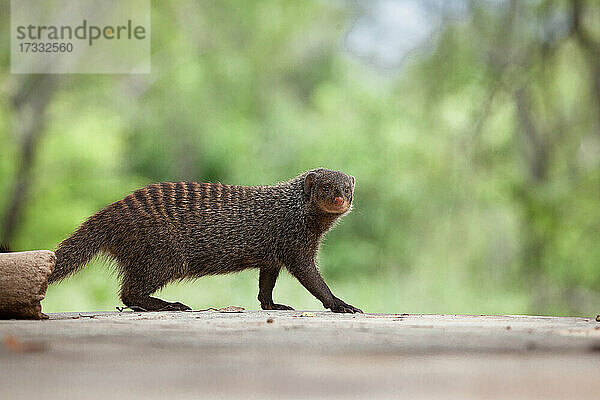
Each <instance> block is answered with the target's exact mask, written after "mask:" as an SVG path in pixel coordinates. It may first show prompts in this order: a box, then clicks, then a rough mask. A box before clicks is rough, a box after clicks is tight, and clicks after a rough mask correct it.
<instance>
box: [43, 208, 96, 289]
mask: <svg viewBox="0 0 600 400" xmlns="http://www.w3.org/2000/svg"><path fill="white" fill-rule="evenodd" d="M103 214H104V210H101V211H99V212H98V213H96V214H94V215H92V216H91V217H90V218H88V220H87V221H85V222H84V223H83V224H81V225H80V226H79V228H77V230H76V231H75V232H73V234H72V235H71V236H69V237H68V238H66V239H65V240H63V241H62V242H61V243H60V244H59V245H58V249H57V250H56V266H55V267H54V271H52V274H51V275H50V277H49V278H48V282H49V283H54V282H57V281H61V280H63V279H65V278H66V277H68V276H69V275H72V274H74V273H75V272H77V271H79V270H80V269H81V268H83V267H84V266H85V265H86V264H87V263H88V262H89V261H90V260H91V259H92V258H93V257H94V256H95V255H96V254H97V253H98V252H99V251H100V250H101V249H102V247H103V246H104V245H105V244H106V243H105V241H106V235H105V234H104V229H103V224H101V223H100V220H101V219H102V217H103Z"/></svg>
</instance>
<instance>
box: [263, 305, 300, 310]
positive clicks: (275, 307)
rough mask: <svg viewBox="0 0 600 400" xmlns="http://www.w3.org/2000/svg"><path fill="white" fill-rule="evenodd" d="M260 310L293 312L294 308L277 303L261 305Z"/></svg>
mask: <svg viewBox="0 0 600 400" xmlns="http://www.w3.org/2000/svg"><path fill="white" fill-rule="evenodd" d="M260 308H262V309H263V310H293V308H292V307H290V306H286V305H285V304H276V303H265V304H261V305H260Z"/></svg>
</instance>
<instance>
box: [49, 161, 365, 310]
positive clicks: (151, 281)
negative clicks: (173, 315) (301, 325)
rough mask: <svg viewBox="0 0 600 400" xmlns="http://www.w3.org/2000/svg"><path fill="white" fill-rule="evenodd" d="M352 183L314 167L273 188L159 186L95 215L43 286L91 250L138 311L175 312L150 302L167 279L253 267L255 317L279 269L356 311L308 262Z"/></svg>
mask: <svg viewBox="0 0 600 400" xmlns="http://www.w3.org/2000/svg"><path fill="white" fill-rule="evenodd" d="M354 185H355V179H354V177H353V176H350V175H346V174H344V173H343V172H339V171H332V170H327V169H322V168H319V169H314V170H310V171H307V172H304V173H302V174H300V175H299V176H297V177H295V178H293V179H291V180H289V181H287V182H283V183H279V184H276V185H273V186H231V185H222V184H220V183H197V182H177V183H171V182H165V183H157V184H152V185H149V186H146V187H144V188H142V189H139V190H137V191H135V192H134V193H132V194H130V195H128V196H126V197H125V198H124V199H122V200H120V201H117V202H115V203H112V204H110V205H108V206H107V207H105V208H103V209H102V210H100V211H99V212H97V213H96V214H94V215H92V216H91V217H90V218H89V219H88V220H86V221H85V222H84V223H83V224H81V225H80V226H79V228H77V230H76V231H75V232H74V233H73V234H72V235H71V236H70V237H69V238H67V239H65V240H64V241H63V242H61V243H60V245H59V246H58V249H57V250H56V257H57V261H56V267H55V269H54V272H53V273H52V275H51V276H50V282H51V283H52V282H56V281H59V280H61V279H64V278H66V277H67V276H69V275H70V274H72V273H74V272H76V271H77V270H79V269H81V268H82V267H83V266H84V265H85V264H87V263H88V262H89V261H90V260H91V259H92V258H93V257H94V256H95V255H96V254H97V253H99V252H101V253H104V254H106V255H108V256H109V257H110V258H112V259H114V260H116V262H117V266H118V271H119V275H120V277H121V278H122V283H121V291H120V297H121V300H122V301H123V303H124V304H125V305H126V306H129V307H131V308H133V309H134V310H140V311H145V310H146V311H162V310H169V311H173V310H175V311H184V310H189V309H190V308H189V307H188V306H186V305H184V304H182V303H179V302H174V303H170V302H166V301H164V300H161V299H158V298H155V297H151V296H150V295H151V294H153V293H154V292H156V291H157V290H158V289H160V288H161V287H163V286H164V285H166V284H167V283H168V282H170V281H173V280H179V279H184V278H199V277H201V276H204V275H217V274H226V273H231V272H237V271H241V270H244V269H247V268H256V269H259V292H258V300H259V301H260V305H261V308H262V309H264V310H291V309H292V308H291V307H289V306H286V305H283V304H276V303H274V302H273V297H272V293H273V288H274V286H275V281H276V280H277V276H278V275H279V271H280V270H281V268H282V267H284V268H286V269H287V270H288V271H289V272H290V273H291V274H292V275H293V276H294V277H296V278H297V279H298V281H300V283H301V284H302V285H303V286H304V287H305V288H306V289H307V290H308V291H309V292H310V293H312V294H313V296H315V297H316V298H317V299H319V300H320V301H321V302H322V303H323V306H324V307H325V308H328V309H330V310H332V311H334V312H346V313H356V312H362V311H361V310H360V309H358V308H356V307H353V306H351V305H349V304H347V303H345V302H343V301H342V300H340V299H339V298H337V297H335V296H334V295H333V294H332V293H331V291H330V290H329V287H328V286H327V284H326V283H325V281H324V280H323V278H322V277H321V275H320V274H319V271H318V269H317V267H316V265H315V256H316V254H317V251H318V248H319V244H320V240H321V238H322V236H323V235H324V234H325V233H326V232H327V231H328V230H329V229H330V228H331V227H332V226H333V224H334V223H335V221H336V220H337V219H338V218H339V217H341V216H342V215H344V214H346V213H348V212H349V211H350V210H351V208H352V200H353V195H354Z"/></svg>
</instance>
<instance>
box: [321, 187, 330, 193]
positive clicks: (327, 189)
mask: <svg viewBox="0 0 600 400" xmlns="http://www.w3.org/2000/svg"><path fill="white" fill-rule="evenodd" d="M321 190H323V191H324V192H328V191H329V186H323V188H322V189H321Z"/></svg>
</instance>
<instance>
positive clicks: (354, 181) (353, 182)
mask: <svg viewBox="0 0 600 400" xmlns="http://www.w3.org/2000/svg"><path fill="white" fill-rule="evenodd" d="M350 180H352V189H354V186H356V178H355V177H353V176H352V175H350Z"/></svg>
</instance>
